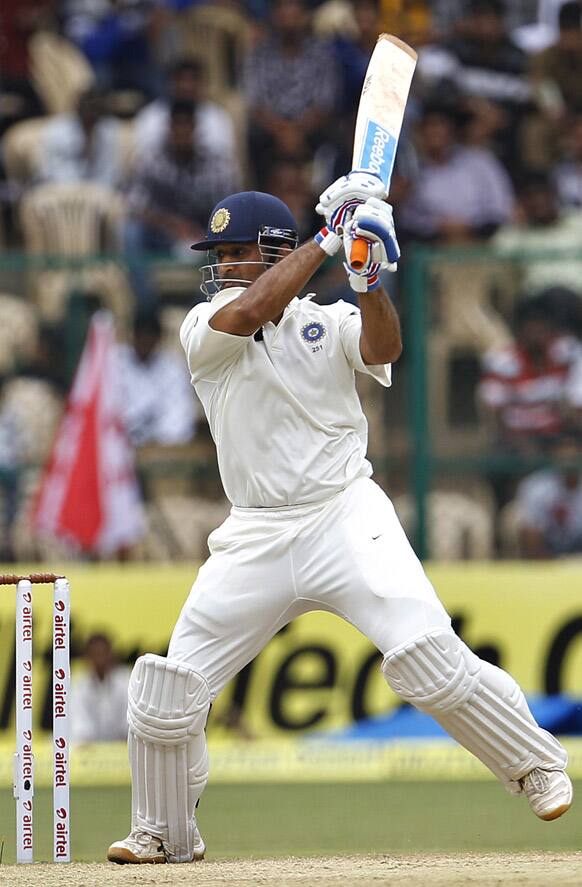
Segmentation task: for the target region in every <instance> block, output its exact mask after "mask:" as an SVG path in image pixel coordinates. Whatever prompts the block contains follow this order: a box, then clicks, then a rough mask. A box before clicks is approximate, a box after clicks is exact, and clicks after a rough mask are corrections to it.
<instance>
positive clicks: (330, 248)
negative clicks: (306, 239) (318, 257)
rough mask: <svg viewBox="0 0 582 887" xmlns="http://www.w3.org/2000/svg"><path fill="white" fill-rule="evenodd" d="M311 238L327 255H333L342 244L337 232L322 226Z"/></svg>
mask: <svg viewBox="0 0 582 887" xmlns="http://www.w3.org/2000/svg"><path fill="white" fill-rule="evenodd" d="M313 239H314V240H315V242H316V243H317V245H318V246H320V247H321V248H322V250H323V251H324V253H327V255H328V256H335V254H336V253H337V251H338V250H339V248H340V246H341V245H342V238H341V237H340V236H339V234H336V233H335V231H330V230H329V228H322V229H321V231H318V232H317V234H316V235H315V237H314V238H313Z"/></svg>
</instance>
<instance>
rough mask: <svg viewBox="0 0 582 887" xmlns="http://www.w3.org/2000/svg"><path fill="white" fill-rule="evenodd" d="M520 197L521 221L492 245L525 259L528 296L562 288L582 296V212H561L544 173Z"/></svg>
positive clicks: (529, 181)
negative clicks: (580, 255)
mask: <svg viewBox="0 0 582 887" xmlns="http://www.w3.org/2000/svg"><path fill="white" fill-rule="evenodd" d="M518 197H519V216H518V221H516V222H512V223H511V224H508V225H505V226H503V227H502V228H500V229H499V231H497V233H496V234H495V237H494V238H493V241H492V242H493V246H494V247H495V249H496V251H497V252H498V253H499V254H500V255H511V256H512V257H514V258H518V259H519V258H521V260H522V263H523V264H522V283H521V285H522V290H523V292H524V294H526V295H529V296H535V295H539V294H541V293H542V292H543V291H544V290H546V289H547V288H549V287H554V286H561V287H565V288H567V289H570V290H571V291H572V292H574V293H578V294H579V295H582V260H581V259H580V258H577V256H578V255H579V253H580V244H581V243H582V209H580V210H574V211H571V212H560V209H559V206H558V200H557V195H556V191H555V188H554V186H553V185H552V183H551V181H550V180H549V179H548V178H547V177H545V176H543V175H541V174H539V175H532V176H529V177H528V178H527V179H526V180H525V181H524V183H523V185H522V186H521V188H520V190H519V194H518ZM552 253H555V254H556V256H555V258H554V259H553V260H552ZM560 253H565V255H563V256H560V255H559V254H560Z"/></svg>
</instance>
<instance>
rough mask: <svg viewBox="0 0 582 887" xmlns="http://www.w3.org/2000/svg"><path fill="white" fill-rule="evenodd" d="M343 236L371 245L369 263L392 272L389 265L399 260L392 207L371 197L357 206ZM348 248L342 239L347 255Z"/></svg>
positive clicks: (347, 244)
mask: <svg viewBox="0 0 582 887" xmlns="http://www.w3.org/2000/svg"><path fill="white" fill-rule="evenodd" d="M345 234H346V235H349V237H350V238H351V239H352V240H354V239H355V238H356V237H361V238H363V239H364V240H367V241H369V243H370V244H371V249H370V258H369V261H374V262H379V263H380V265H381V266H382V267H383V268H389V269H390V270H394V268H393V267H390V266H391V265H395V263H396V262H397V261H398V259H399V258H400V247H399V246H398V241H397V240H396V232H395V231H394V220H393V218H392V207H391V206H390V204H389V203H384V202H383V201H382V200H378V199H377V198H375V197H371V198H370V199H369V200H367V201H366V203H364V204H362V205H360V206H358V207H357V208H356V210H355V211H354V214H353V216H352V218H351V219H350V221H349V222H348V223H347V224H346V227H345ZM348 246H350V251H351V245H350V244H349V243H346V238H345V237H344V247H345V249H346V255H347V257H348V263H349V261H350V259H349V255H348V253H347V250H348Z"/></svg>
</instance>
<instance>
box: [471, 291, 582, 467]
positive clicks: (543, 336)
mask: <svg viewBox="0 0 582 887" xmlns="http://www.w3.org/2000/svg"><path fill="white" fill-rule="evenodd" d="M581 359H582V352H581V347H580V344H579V343H578V342H577V341H576V340H575V339H574V338H573V337H570V336H564V335H558V334H556V331H555V329H554V326H553V324H552V318H551V316H550V314H549V312H548V309H547V307H546V305H545V304H544V303H543V302H542V301H540V300H534V299H529V300H525V301H522V302H521V303H520V304H519V306H518V310H517V311H516V318H515V342H514V343H513V344H512V345H510V346H506V347H504V348H502V349H500V350H498V351H497V350H496V351H493V352H490V353H489V354H487V355H486V357H485V359H484V367H483V377H482V380H481V382H480V384H479V389H478V395H479V399H480V401H481V404H482V406H483V407H484V409H485V412H486V415H487V416H489V417H490V419H491V420H492V424H493V431H494V436H495V442H496V446H497V448H498V450H500V451H501V452H505V453H523V454H539V453H542V452H543V451H544V450H545V448H546V447H547V445H548V443H549V442H550V441H551V440H552V439H553V438H555V437H556V435H558V434H560V433H561V432H562V431H563V429H564V427H565V422H566V419H567V418H568V414H569V413H570V412H572V411H573V410H574V409H575V408H576V406H577V405H578V404H582V374H581V373H580V370H581V369H582V365H581ZM578 380H579V381H578Z"/></svg>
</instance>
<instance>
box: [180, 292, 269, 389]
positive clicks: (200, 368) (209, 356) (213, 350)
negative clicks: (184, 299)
mask: <svg viewBox="0 0 582 887" xmlns="http://www.w3.org/2000/svg"><path fill="white" fill-rule="evenodd" d="M243 291H244V287H231V288H230V289H228V290H225V291H224V292H222V293H220V294H219V295H218V296H215V297H214V299H213V300H212V302H203V303H201V304H200V305H195V306H194V308H192V310H191V311H190V312H189V313H188V314H187V315H186V317H185V319H184V321H183V323H182V326H181V327H180V342H181V343H182V347H183V349H184V351H185V352H186V359H187V360H188V366H189V368H190V376H191V382H192V385H194V384H195V383H196V382H200V381H203V380H204V381H205V382H217V381H218V379H219V378H220V376H221V375H222V373H223V372H224V371H225V370H226V369H228V367H229V366H231V365H232V364H233V363H234V362H235V361H236V360H237V359H238V358H239V357H240V355H241V354H242V353H243V351H244V350H245V348H246V347H247V344H248V342H249V341H251V340H252V338H253V337H252V336H235V335H233V334H232V333H223V332H221V331H220V330H215V329H212V327H211V326H210V319H211V317H212V316H213V315H214V314H216V312H217V311H218V310H219V309H220V308H224V306H225V305H228V303H229V302H232V301H233V300H234V299H236V298H238V296H239V295H240V294H241V292H243Z"/></svg>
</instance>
